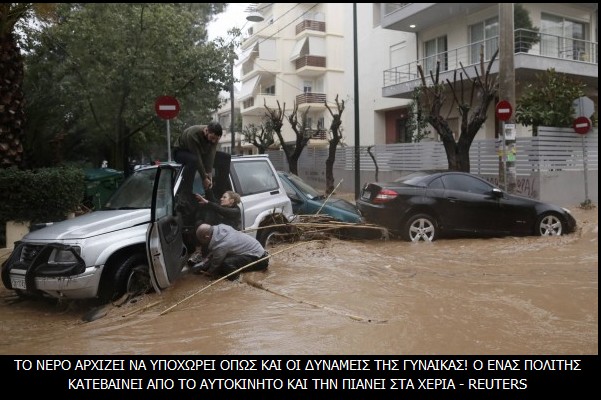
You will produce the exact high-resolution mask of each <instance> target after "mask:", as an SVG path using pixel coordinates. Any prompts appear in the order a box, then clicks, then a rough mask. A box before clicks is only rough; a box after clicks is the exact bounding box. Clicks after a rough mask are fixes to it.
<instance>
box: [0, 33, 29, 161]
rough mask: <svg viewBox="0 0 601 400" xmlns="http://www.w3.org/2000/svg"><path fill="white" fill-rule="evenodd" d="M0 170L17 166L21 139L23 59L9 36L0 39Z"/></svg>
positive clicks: (23, 101) (21, 154) (23, 116)
mask: <svg viewBox="0 0 601 400" xmlns="http://www.w3.org/2000/svg"><path fill="white" fill-rule="evenodd" d="M0 77H2V78H1V79H0V167H2V168H7V167H12V166H21V164H22V163H23V143H22V139H23V138H24V137H25V132H24V129H23V127H24V126H25V111H24V108H25V99H24V96H23V90H22V86H23V58H22V56H21V52H20V50H19V48H18V47H17V43H16V40H15V37H14V35H13V34H12V33H8V34H3V35H1V36H0Z"/></svg>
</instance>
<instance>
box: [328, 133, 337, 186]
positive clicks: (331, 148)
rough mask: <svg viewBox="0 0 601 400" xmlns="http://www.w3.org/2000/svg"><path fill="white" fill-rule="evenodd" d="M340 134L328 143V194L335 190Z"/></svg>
mask: <svg viewBox="0 0 601 400" xmlns="http://www.w3.org/2000/svg"><path fill="white" fill-rule="evenodd" d="M339 141H340V140H339V139H338V136H334V137H333V138H332V140H330V144H329V145H328V158H327V159H326V195H329V194H330V193H332V192H333V191H334V161H336V147H338V142H339Z"/></svg>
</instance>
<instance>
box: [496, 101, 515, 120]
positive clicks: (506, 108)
mask: <svg viewBox="0 0 601 400" xmlns="http://www.w3.org/2000/svg"><path fill="white" fill-rule="evenodd" d="M495 110H496V112H497V118H499V119H500V120H501V121H507V120H508V119H509V118H511V114H512V112H513V108H511V103H509V102H508V101H507V100H501V101H499V102H498V103H497V107H496V108H495Z"/></svg>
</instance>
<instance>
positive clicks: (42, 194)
mask: <svg viewBox="0 0 601 400" xmlns="http://www.w3.org/2000/svg"><path fill="white" fill-rule="evenodd" d="M84 192H85V175H84V171H83V170H82V169H80V168H75V167H57V168H40V169H36V170H20V169H18V168H15V167H11V168H6V169H0V223H1V224H3V225H4V224H5V223H6V221H17V222H25V221H30V222H31V223H39V222H50V221H54V222H56V221H62V220H64V219H65V218H66V216H67V215H68V214H69V213H71V212H74V211H76V210H77V208H78V206H79V205H80V204H81V202H82V200H83V196H84Z"/></svg>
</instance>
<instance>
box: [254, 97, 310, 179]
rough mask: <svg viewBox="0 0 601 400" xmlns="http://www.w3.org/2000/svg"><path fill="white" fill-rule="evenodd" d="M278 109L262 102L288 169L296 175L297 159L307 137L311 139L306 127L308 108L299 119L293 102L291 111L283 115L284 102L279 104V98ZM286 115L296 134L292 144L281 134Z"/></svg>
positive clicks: (307, 141) (307, 140)
mask: <svg viewBox="0 0 601 400" xmlns="http://www.w3.org/2000/svg"><path fill="white" fill-rule="evenodd" d="M277 103H278V109H277V110H274V109H271V108H269V107H267V102H265V103H264V106H265V109H266V110H267V112H266V113H265V115H266V117H267V118H268V119H269V120H270V121H271V124H272V126H273V131H274V132H275V133H276V135H277V136H278V139H279V140H280V144H281V146H282V149H283V150H284V155H285V156H286V160H287V161H288V169H289V170H290V172H292V173H293V174H295V175H298V159H299V158H300V155H301V153H302V152H303V149H304V148H305V147H306V146H307V143H309V139H311V135H310V132H309V129H308V127H307V114H308V113H309V108H310V107H309V108H307V109H306V110H305V111H304V112H303V113H302V114H301V119H300V121H299V120H298V105H297V104H296V102H294V108H293V109H292V112H291V113H290V114H289V115H288V116H285V115H284V109H285V108H286V103H284V108H283V109H282V107H281V106H280V102H279V100H278V101H277ZM284 117H286V119H288V122H290V125H291V127H292V130H293V131H294V133H295V134H296V140H295V143H294V144H290V143H286V142H285V141H284V137H283V136H282V126H283V123H282V120H283V119H284Z"/></svg>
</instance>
